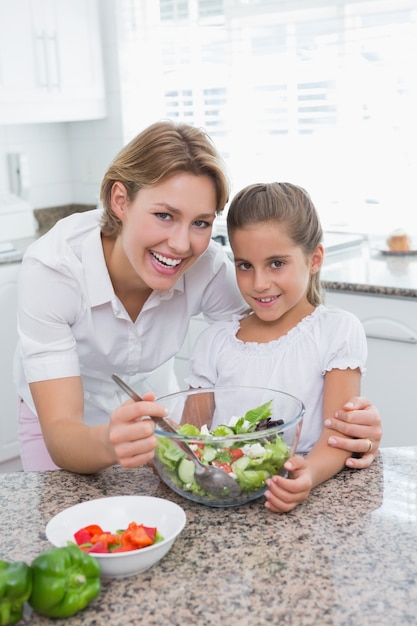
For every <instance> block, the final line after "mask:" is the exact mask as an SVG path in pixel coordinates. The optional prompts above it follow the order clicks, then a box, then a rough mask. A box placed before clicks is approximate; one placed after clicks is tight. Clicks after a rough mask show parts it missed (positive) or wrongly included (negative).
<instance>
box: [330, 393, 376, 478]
mask: <svg viewBox="0 0 417 626" xmlns="http://www.w3.org/2000/svg"><path fill="white" fill-rule="evenodd" d="M324 424H325V426H327V427H328V428H331V429H332V430H336V431H337V432H339V433H341V434H342V435H345V437H336V436H331V437H329V439H328V444H329V446H332V447H333V448H341V449H342V450H347V451H348V452H353V453H354V454H360V455H361V456H360V457H359V458H356V457H353V456H351V457H349V458H348V459H346V462H345V464H346V465H347V466H348V467H351V468H355V469H362V468H365V467H369V466H370V465H371V463H372V461H373V460H374V459H375V457H376V455H377V453H378V449H379V444H380V443H381V437H382V423H381V417H380V415H379V412H378V409H377V408H376V407H375V406H374V405H373V404H371V403H370V402H369V400H367V399H366V398H352V399H351V400H350V401H349V402H347V403H346V404H345V405H344V407H343V409H342V410H341V411H337V412H336V413H335V416H334V418H332V419H327V420H326V421H325V422H324ZM346 437H348V438H346Z"/></svg>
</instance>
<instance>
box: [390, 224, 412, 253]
mask: <svg viewBox="0 0 417 626" xmlns="http://www.w3.org/2000/svg"><path fill="white" fill-rule="evenodd" d="M387 245H388V247H389V249H390V250H391V251H392V252H408V251H409V250H411V240H410V237H409V236H408V235H407V233H406V231H405V230H403V229H402V228H396V229H395V230H393V231H392V233H391V235H390V236H389V237H388V239H387Z"/></svg>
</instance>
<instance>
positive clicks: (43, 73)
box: [35, 33, 48, 87]
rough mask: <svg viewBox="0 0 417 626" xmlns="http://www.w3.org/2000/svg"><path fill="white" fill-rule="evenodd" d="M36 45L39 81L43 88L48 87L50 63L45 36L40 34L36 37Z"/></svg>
mask: <svg viewBox="0 0 417 626" xmlns="http://www.w3.org/2000/svg"><path fill="white" fill-rule="evenodd" d="M35 44H36V67H37V70H38V80H39V85H40V86H41V87H47V86H48V62H47V51H46V43H45V35H44V34H43V33H42V34H39V35H36V37H35Z"/></svg>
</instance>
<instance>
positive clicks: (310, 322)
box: [187, 305, 367, 452]
mask: <svg viewBox="0 0 417 626" xmlns="http://www.w3.org/2000/svg"><path fill="white" fill-rule="evenodd" d="M243 317H244V316H242V315H241V316H237V315H235V316H234V317H233V319H232V320H231V321H229V322H219V323H216V324H213V325H212V326H210V327H209V328H207V329H206V330H204V331H203V332H202V333H201V335H200V336H199V337H198V339H197V341H196V343H195V345H194V348H193V353H192V357H191V363H190V375H189V377H188V378H187V382H188V383H189V384H190V386H191V387H209V386H211V385H218V386H221V387H224V386H229V385H241V386H254V387H268V388H272V389H278V390H280V391H285V392H286V393H290V394H292V395H294V396H296V397H297V398H299V399H300V400H302V402H303V403H304V405H305V414H304V419H303V426H302V429H301V436H300V441H299V445H298V448H297V451H298V452H308V451H309V450H310V449H311V448H312V447H313V445H314V444H315V442H316V441H317V439H318V437H319V436H320V433H321V430H322V423H323V416H322V401H323V388H324V376H325V374H326V372H329V371H330V370H332V369H341V370H344V369H347V368H351V369H356V368H359V369H360V370H361V372H362V373H364V371H365V362H366V357H367V344H366V336H365V332H364V329H363V327H362V325H361V323H360V321H359V320H358V319H357V318H356V317H355V316H354V315H353V314H351V313H349V312H347V311H343V310H341V309H328V308H326V307H325V306H323V305H321V306H319V307H317V308H316V309H315V310H314V312H313V313H312V314H311V315H309V316H307V317H305V318H304V319H303V320H301V322H300V323H299V324H297V326H295V327H294V328H292V329H291V330H290V331H289V332H288V333H287V334H286V335H284V336H283V337H280V338H279V339H277V340H275V341H271V342H269V343H255V342H249V343H244V342H242V341H241V340H240V339H238V338H237V337H236V334H237V332H238V330H239V328H240V320H241V319H242V318H243ZM248 408H254V407H248ZM231 415H234V413H231ZM214 421H215V420H214ZM223 423H224V422H223ZM215 425H216V423H213V425H212V426H215Z"/></svg>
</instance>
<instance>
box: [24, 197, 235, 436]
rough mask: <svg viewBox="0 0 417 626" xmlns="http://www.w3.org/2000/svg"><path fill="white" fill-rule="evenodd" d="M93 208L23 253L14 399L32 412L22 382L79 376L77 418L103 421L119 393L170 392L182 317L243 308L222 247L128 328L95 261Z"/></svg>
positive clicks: (98, 247) (221, 315)
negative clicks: (80, 413) (124, 387)
mask: <svg viewBox="0 0 417 626" xmlns="http://www.w3.org/2000/svg"><path fill="white" fill-rule="evenodd" d="M101 214H102V211H101V210H100V209H98V210H93V211H88V212H85V213H77V214H74V215H72V216H70V217H67V218H64V219H62V220H60V221H59V222H57V224H56V225H55V226H54V227H53V228H52V229H51V230H50V231H49V232H48V233H47V234H46V235H44V236H43V237H41V238H40V239H38V240H37V241H35V242H34V243H33V244H32V245H31V246H30V247H29V248H28V250H27V252H26V254H25V256H24V259H23V263H22V267H21V271H20V279H19V295H18V298H19V303H18V330H19V345H18V350H17V352H16V358H15V380H16V385H17V388H18V393H19V394H20V396H21V397H22V398H23V399H24V400H25V402H26V403H27V404H28V405H29V406H30V408H31V409H32V410H33V411H34V412H35V407H34V405H33V401H32V397H31V394H30V390H29V386H28V383H29V382H34V381H39V380H49V379H54V378H61V377H68V376H79V375H81V377H82V380H83V385H84V399H85V421H86V422H87V423H89V424H95V423H101V422H103V421H107V419H108V415H109V414H110V413H111V411H113V409H114V408H116V407H117V406H119V405H120V404H121V403H122V402H125V400H127V396H126V395H125V394H124V393H123V391H121V390H120V389H119V388H118V387H117V385H116V384H115V383H114V382H113V381H112V380H111V375H112V374H113V373H117V374H119V375H120V376H121V377H122V378H125V379H126V381H127V382H128V383H129V384H130V385H132V386H133V387H134V388H135V389H136V390H137V392H138V393H139V394H143V393H146V392H147V391H153V392H155V394H156V395H157V396H158V395H164V394H167V393H171V392H173V391H177V390H178V384H177V381H176V378H175V375H174V370H173V358H174V357H175V355H176V354H177V352H178V351H179V350H180V348H181V346H182V344H183V341H184V339H185V337H186V334H187V330H188V325H189V320H190V317H191V316H193V315H198V314H199V313H203V314H204V317H205V318H206V319H207V321H209V322H213V321H218V320H221V319H230V318H231V316H232V314H234V313H237V312H239V311H240V312H241V311H242V310H243V309H244V306H245V305H244V302H243V300H242V297H241V295H240V293H239V291H238V288H237V285H236V279H235V270H234V267H233V265H232V263H231V262H230V260H229V259H228V258H227V256H226V254H225V253H224V251H223V249H222V247H221V246H220V245H219V244H217V243H215V242H213V241H212V242H210V245H209V247H208V249H207V251H206V252H205V253H204V254H203V255H202V256H201V257H200V258H199V259H198V260H197V261H196V263H195V264H194V265H193V266H191V267H190V269H189V270H187V271H186V273H185V274H184V275H183V276H182V277H181V278H180V279H179V280H178V282H177V283H176V285H175V286H174V287H173V288H172V289H170V290H169V291H154V292H153V293H152V294H151V295H150V296H149V298H148V300H147V301H146V302H145V305H144V306H143V309H142V311H141V313H140V315H139V317H138V318H137V319H136V321H135V322H132V320H131V319H130V317H129V315H128V314H127V312H126V310H125V308H124V306H123V304H122V303H121V302H120V300H119V299H118V297H117V296H116V294H115V293H114V289H113V285H112V282H111V280H110V276H109V273H108V271H107V266H106V263H105V259H104V254H103V248H102V244H101V234H100V225H99V223H100V218H101Z"/></svg>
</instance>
